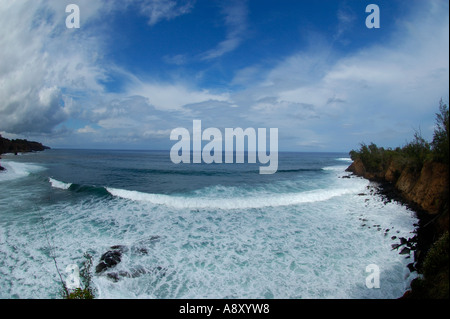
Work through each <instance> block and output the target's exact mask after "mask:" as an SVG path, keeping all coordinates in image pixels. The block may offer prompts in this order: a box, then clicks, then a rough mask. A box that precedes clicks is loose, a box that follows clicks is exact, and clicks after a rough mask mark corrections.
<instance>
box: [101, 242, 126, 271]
mask: <svg viewBox="0 0 450 319" xmlns="http://www.w3.org/2000/svg"><path fill="white" fill-rule="evenodd" d="M113 247H114V246H113ZM121 257H122V252H121V251H120V250H118V249H117V250H108V251H107V252H106V253H104V254H103V255H102V256H101V257H100V263H99V264H98V265H97V267H95V272H96V273H97V274H98V273H100V272H102V271H104V270H105V269H108V268H111V267H114V266H115V265H117V264H118V263H120V261H121V260H122V259H121Z"/></svg>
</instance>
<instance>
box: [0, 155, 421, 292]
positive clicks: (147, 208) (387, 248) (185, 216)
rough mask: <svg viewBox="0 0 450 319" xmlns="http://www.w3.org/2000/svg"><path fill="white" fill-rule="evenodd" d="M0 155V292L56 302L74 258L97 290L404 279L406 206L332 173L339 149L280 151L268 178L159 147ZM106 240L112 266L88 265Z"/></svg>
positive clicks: (386, 285)
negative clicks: (185, 158)
mask: <svg viewBox="0 0 450 319" xmlns="http://www.w3.org/2000/svg"><path fill="white" fill-rule="evenodd" d="M1 161H2V162H1V164H2V166H4V167H5V168H6V171H3V172H0V298H7V299H9V298H61V297H62V288H61V287H62V285H61V279H62V280H63V281H64V280H66V279H67V278H68V276H70V274H69V273H67V272H65V269H66V268H67V267H68V266H70V267H74V265H75V266H76V267H78V268H79V269H81V270H82V271H84V277H88V278H90V286H91V288H93V290H94V292H95V296H96V297H97V298H165V299H167V298H169V299H176V298H192V299H198V298H252V299H254V298H257V299H259V298H264V299H266V298H267V299H269V298H283V299H284V298H313V299H318V298H358V299H360V298H398V297H400V296H402V295H403V293H404V292H405V290H406V289H407V288H408V287H409V284H410V282H411V280H412V279H414V278H415V277H416V273H414V272H413V273H410V271H409V270H408V267H407V265H408V264H409V263H411V262H413V256H412V253H411V254H406V255H405V254H399V252H398V251H397V250H393V249H392V247H391V245H392V244H395V243H398V241H399V239H400V238H401V237H404V238H409V237H412V236H413V232H414V230H415V223H417V218H416V216H415V213H414V212H412V211H410V210H409V209H408V208H406V207H404V206H402V205H400V204H399V203H396V202H388V203H386V202H385V201H384V200H383V199H382V198H381V197H380V196H379V195H377V194H376V192H375V191H374V190H375V189H376V186H377V185H376V184H373V183H371V182H369V181H367V180H365V179H362V178H359V177H356V176H351V175H350V174H349V173H348V172H345V169H346V168H347V167H348V165H349V164H350V163H351V160H350V159H349V158H348V154H345V153H344V154H342V153H280V154H279V167H278V171H277V173H276V174H273V175H260V174H259V167H258V166H257V165H255V164H210V165H207V164H178V165H176V164H173V163H172V162H171V161H170V156H169V152H168V151H167V152H166V151H107V150H101V151H99V150H95V151H94V150H46V151H44V152H40V153H30V154H23V155H18V156H14V155H4V156H3V159H2V160H1ZM112 246H119V247H121V252H122V255H121V260H120V262H119V263H118V264H117V265H115V266H114V267H112V268H110V269H107V270H106V271H103V272H101V273H96V270H95V266H96V265H97V264H98V263H99V262H100V258H101V256H102V255H103V254H104V253H105V252H107V251H110V250H111V247H112ZM90 263H91V265H92V266H91V267H88V265H89V264H90ZM368 265H376V266H377V267H378V269H379V288H376V287H373V285H372V286H370V285H367V284H366V279H367V278H368V276H370V275H371V273H370V272H367V271H366V267H367V266H368ZM58 271H59V273H60V274H61V277H60V276H59V274H58Z"/></svg>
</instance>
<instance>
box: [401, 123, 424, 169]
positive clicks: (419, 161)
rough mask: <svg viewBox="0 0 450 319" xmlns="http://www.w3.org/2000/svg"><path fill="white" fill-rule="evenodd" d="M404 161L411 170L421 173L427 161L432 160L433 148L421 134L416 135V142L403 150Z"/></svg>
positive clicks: (412, 142)
mask: <svg viewBox="0 0 450 319" xmlns="http://www.w3.org/2000/svg"><path fill="white" fill-rule="evenodd" d="M401 152H402V155H403V159H404V161H405V162H406V165H408V166H409V167H410V168H412V169H413V170H415V171H420V170H421V169H422V166H423V164H424V163H425V161H426V160H428V159H429V158H430V154H431V146H430V143H428V142H427V141H426V140H425V139H424V138H423V137H422V135H421V134H420V132H417V131H416V132H415V133H414V140H413V141H411V142H409V143H408V144H406V145H405V146H403V148H402V149H401Z"/></svg>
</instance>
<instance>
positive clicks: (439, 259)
mask: <svg viewBox="0 0 450 319" xmlns="http://www.w3.org/2000/svg"><path fill="white" fill-rule="evenodd" d="M449 244H450V242H449V236H448V231H447V232H445V233H444V234H443V235H442V236H441V237H440V238H439V240H437V241H436V242H435V243H434V244H433V246H431V248H430V250H429V251H428V253H427V256H426V258H425V260H424V263H423V270H422V271H423V275H424V277H423V278H418V279H415V280H414V281H413V282H412V283H411V288H412V294H411V295H410V296H409V297H410V298H432V299H448V298H449V267H448V262H449V260H448V248H449Z"/></svg>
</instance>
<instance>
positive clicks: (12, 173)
mask: <svg viewBox="0 0 450 319" xmlns="http://www.w3.org/2000/svg"><path fill="white" fill-rule="evenodd" d="M2 166H3V167H4V168H5V169H6V171H2V172H0V182H3V181H9V180H13V179H17V178H23V177H26V176H28V175H30V174H32V173H36V172H39V171H42V170H44V169H45V168H44V167H42V166H39V165H36V164H30V163H19V162H11V161H2Z"/></svg>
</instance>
